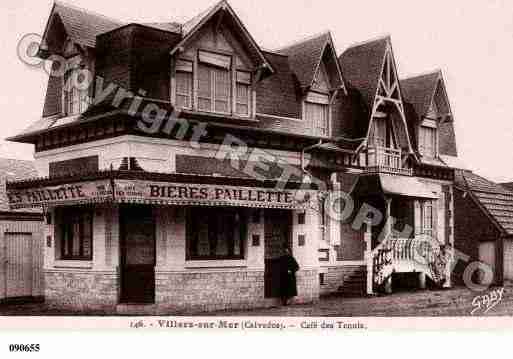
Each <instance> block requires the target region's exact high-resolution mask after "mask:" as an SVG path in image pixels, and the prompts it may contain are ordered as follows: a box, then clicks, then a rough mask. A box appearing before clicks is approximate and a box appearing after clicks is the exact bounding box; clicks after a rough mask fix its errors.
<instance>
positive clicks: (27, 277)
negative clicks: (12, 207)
mask: <svg viewBox="0 0 513 359" xmlns="http://www.w3.org/2000/svg"><path fill="white" fill-rule="evenodd" d="M4 238H5V245H6V258H5V259H6V285H7V287H6V294H7V297H8V298H18V297H30V296H31V295H32V234H31V233H5V236H4Z"/></svg>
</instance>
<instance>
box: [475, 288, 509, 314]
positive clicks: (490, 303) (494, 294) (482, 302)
mask: <svg viewBox="0 0 513 359" xmlns="http://www.w3.org/2000/svg"><path fill="white" fill-rule="evenodd" d="M503 294H504V288H497V289H494V290H492V291H491V292H489V293H487V294H484V295H478V296H476V297H474V299H473V300H472V307H474V309H472V311H471V312H470V314H471V315H474V313H477V312H479V311H482V313H481V314H485V313H487V312H488V311H489V310H491V309H492V308H494V307H495V306H496V305H497V304H499V303H500V302H501V300H502V296H503Z"/></svg>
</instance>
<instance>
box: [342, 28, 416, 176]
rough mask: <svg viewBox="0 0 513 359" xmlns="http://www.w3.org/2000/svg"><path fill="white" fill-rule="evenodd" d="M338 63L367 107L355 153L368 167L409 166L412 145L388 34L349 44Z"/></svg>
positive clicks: (399, 167)
mask: <svg viewBox="0 0 513 359" xmlns="http://www.w3.org/2000/svg"><path fill="white" fill-rule="evenodd" d="M340 64H341V66H342V71H343V72H344V76H345V78H346V81H347V83H348V85H349V86H351V87H352V88H353V89H355V90H356V91H358V92H360V94H361V97H362V100H363V102H364V106H365V107H366V118H365V119H364V120H365V123H366V126H367V130H366V133H365V137H364V140H363V141H362V143H361V145H360V147H359V148H358V153H361V154H363V155H364V157H365V158H366V161H365V162H366V163H367V166H369V167H388V168H392V169H398V170H401V169H402V168H403V167H408V159H409V157H410V155H412V154H413V147H412V145H411V142H410V137H409V132H408V125H407V122H406V116H405V110H404V105H403V98H402V93H401V86H400V83H399V78H398V76H397V66H396V63H395V59H394V54H393V50H392V44H391V40H390V37H389V36H386V37H384V38H380V39H377V40H372V41H368V42H365V43H360V44H357V45H354V46H351V47H349V48H348V49H347V50H346V51H345V52H344V53H343V54H342V55H341V56H340Z"/></svg>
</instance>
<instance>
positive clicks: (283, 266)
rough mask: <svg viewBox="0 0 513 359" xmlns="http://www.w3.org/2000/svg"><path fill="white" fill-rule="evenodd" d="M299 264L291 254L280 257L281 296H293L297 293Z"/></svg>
mask: <svg viewBox="0 0 513 359" xmlns="http://www.w3.org/2000/svg"><path fill="white" fill-rule="evenodd" d="M298 270H299V265H298V264H297V262H296V260H295V259H294V257H293V256H292V255H291V254H285V255H283V256H281V257H280V297H281V298H292V297H295V296H296V295H297V286H296V272H297V271H298Z"/></svg>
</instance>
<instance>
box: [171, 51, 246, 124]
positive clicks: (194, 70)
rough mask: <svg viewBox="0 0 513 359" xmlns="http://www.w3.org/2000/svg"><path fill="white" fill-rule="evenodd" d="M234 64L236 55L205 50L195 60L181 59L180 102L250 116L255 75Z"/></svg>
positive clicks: (177, 82)
mask: <svg viewBox="0 0 513 359" xmlns="http://www.w3.org/2000/svg"><path fill="white" fill-rule="evenodd" d="M196 61H197V63H195V62H196ZM234 66H235V61H234V57H233V56H232V55H225V54H221V53H216V52H209V51H205V50H198V51H197V58H196V59H195V60H194V61H191V60H185V59H178V60H177V61H176V66H175V69H176V72H175V88H174V96H175V98H174V101H175V103H176V106H177V107H179V108H182V109H191V110H198V111H202V112H212V113H218V114H226V115H237V116H241V117H249V116H250V115H251V112H252V111H251V109H252V98H253V96H252V95H253V90H252V80H253V79H252V75H251V72H249V71H244V70H239V69H236V68H234Z"/></svg>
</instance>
